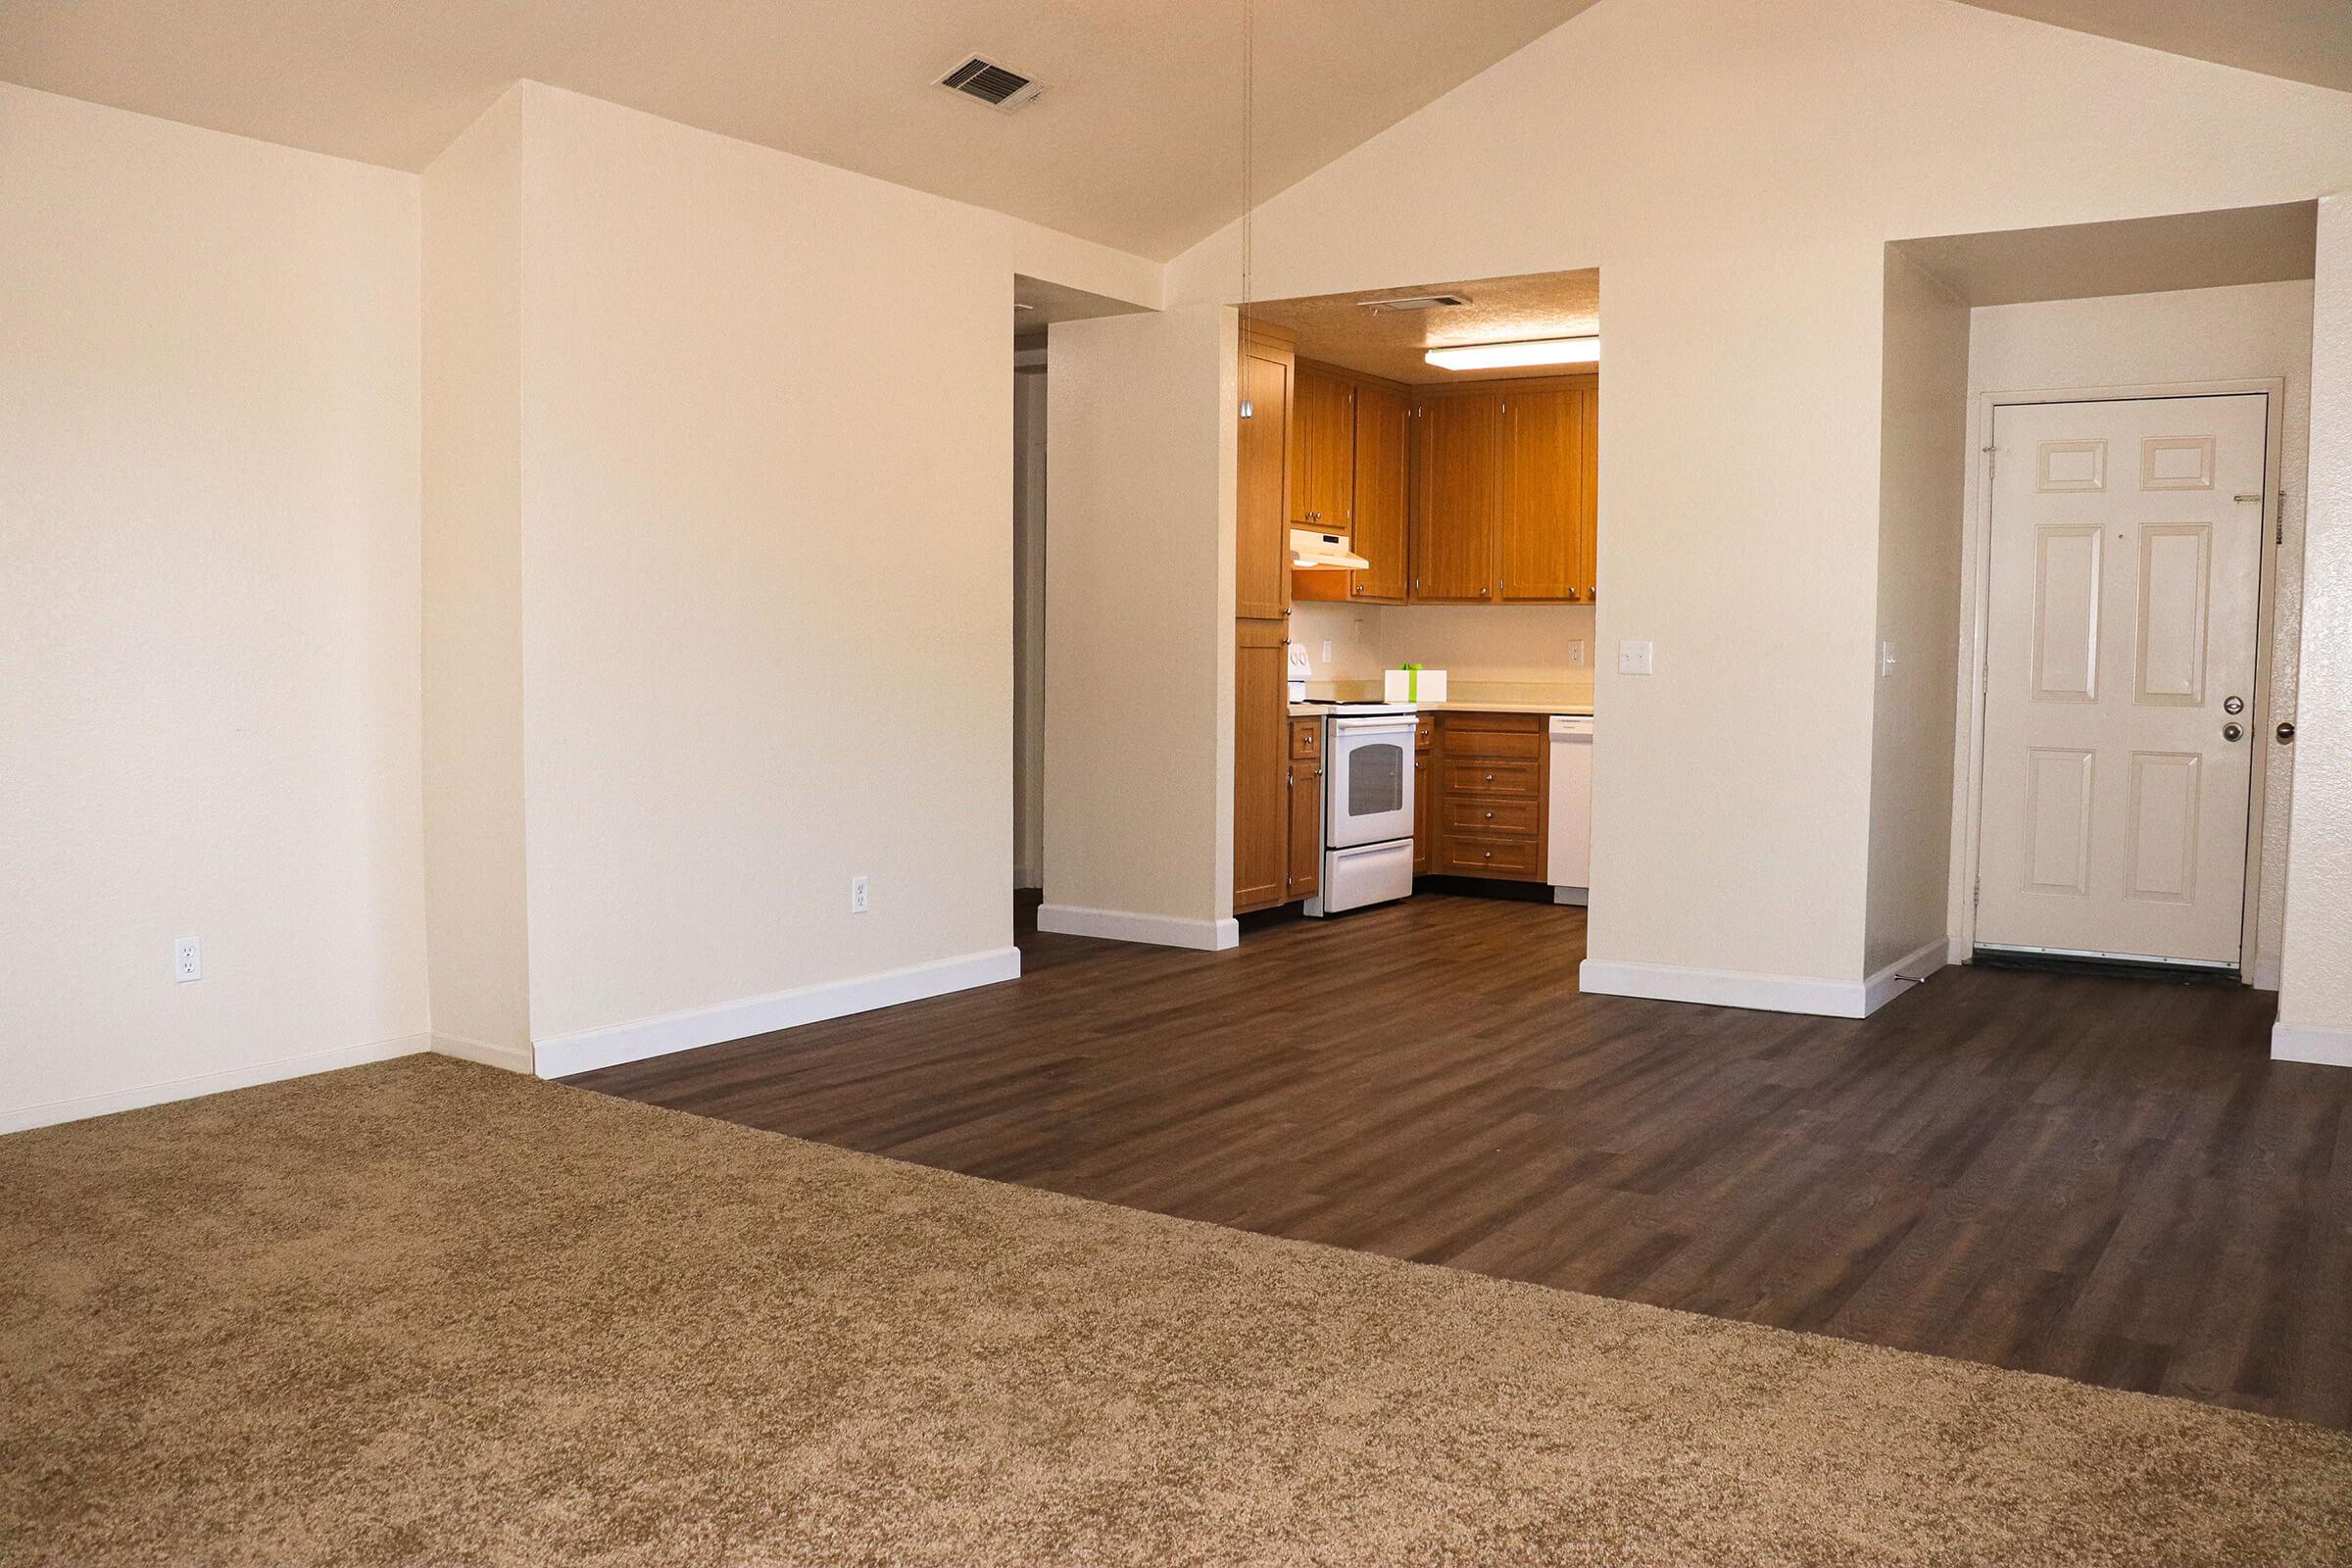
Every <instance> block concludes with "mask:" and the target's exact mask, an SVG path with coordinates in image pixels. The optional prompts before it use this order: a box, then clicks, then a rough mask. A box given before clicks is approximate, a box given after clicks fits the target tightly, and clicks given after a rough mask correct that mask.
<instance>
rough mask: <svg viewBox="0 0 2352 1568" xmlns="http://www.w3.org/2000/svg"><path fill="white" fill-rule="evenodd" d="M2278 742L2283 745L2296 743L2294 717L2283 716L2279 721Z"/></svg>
mask: <svg viewBox="0 0 2352 1568" xmlns="http://www.w3.org/2000/svg"><path fill="white" fill-rule="evenodd" d="M2278 744H2279V745H2281V746H2292V745H2294V744H2295V721H2294V720H2293V719H2291V718H2282V719H2280V720H2279V721H2278Z"/></svg>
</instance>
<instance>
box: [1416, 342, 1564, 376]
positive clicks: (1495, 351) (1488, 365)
mask: <svg viewBox="0 0 2352 1568" xmlns="http://www.w3.org/2000/svg"><path fill="white" fill-rule="evenodd" d="M1427 358H1428V360H1429V363H1430V364H1432V365H1434V366H1436V367H1438V368H1440V369H1444V370H1494V369H1500V368H1502V367H1504V366H1509V365H1597V364H1599V363H1600V339H1599V337H1598V336H1593V337H1547V338H1540V339H1537V340H1536V341H1534V342H1530V343H1464V344H1462V345H1460V346H1459V347H1457V348H1449V349H1431V350H1430V351H1429V354H1428V356H1427Z"/></svg>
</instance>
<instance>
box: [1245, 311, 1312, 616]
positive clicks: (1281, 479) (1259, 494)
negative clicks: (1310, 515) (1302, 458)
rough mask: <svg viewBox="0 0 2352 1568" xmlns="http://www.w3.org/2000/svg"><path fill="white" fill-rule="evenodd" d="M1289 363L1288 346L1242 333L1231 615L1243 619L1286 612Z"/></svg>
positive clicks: (1288, 584)
mask: <svg viewBox="0 0 2352 1568" xmlns="http://www.w3.org/2000/svg"><path fill="white" fill-rule="evenodd" d="M1294 373H1295V370H1294V363H1293V356H1292V350H1291V348H1290V346H1289V345H1288V344H1286V343H1282V342H1279V341H1276V340H1274V339H1272V338H1265V337H1260V336H1258V335H1256V334H1254V333H1245V334H1244V335H1243V338H1242V345H1241V395H1242V398H1243V399H1244V400H1245V401H1246V402H1247V404H1248V405H1249V411H1250V412H1249V417H1247V418H1244V419H1242V420H1241V421H1240V441H1239V451H1238V453H1237V458H1238V466H1239V475H1240V477H1239V485H1238V489H1239V493H1238V494H1237V496H1236V498H1235V501H1236V506H1235V514H1234V576H1235V580H1234V595H1233V613H1234V616H1235V618H1237V619H1240V620H1280V619H1281V618H1282V617H1283V616H1284V615H1286V614H1288V613H1290V608H1291V544H1290V523H1289V518H1290V513H1291V493H1292V491H1293V490H1294V489H1295V488H1296V485H1295V481H1294V479H1293V475H1292V471H1291V468H1292V466H1291V440H1290V426H1291V421H1292V416H1293V414H1294V412H1295V410H1294V408H1293V404H1294V402H1295V400H1294V398H1293V396H1292V388H1293V376H1294Z"/></svg>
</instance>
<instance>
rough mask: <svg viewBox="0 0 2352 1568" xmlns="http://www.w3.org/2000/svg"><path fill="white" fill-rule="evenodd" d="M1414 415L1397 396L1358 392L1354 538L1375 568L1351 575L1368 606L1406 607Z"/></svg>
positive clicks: (1352, 587)
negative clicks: (1408, 518) (1406, 527)
mask: <svg viewBox="0 0 2352 1568" xmlns="http://www.w3.org/2000/svg"><path fill="white" fill-rule="evenodd" d="M1412 417H1413V410H1412V405H1411V404H1410V403H1408V402H1406V401H1405V399H1404V398H1403V397H1402V396H1401V395H1399V394H1397V393H1395V392H1390V391H1386V390H1383V389H1382V388H1380V387H1374V386H1364V387H1358V388H1357V389H1356V394H1355V500H1354V509H1355V532H1354V535H1353V539H1354V544H1355V553H1356V554H1357V555H1359V556H1361V557H1363V558H1364V559H1365V560H1366V561H1368V562H1370V563H1371V565H1369V566H1367V567H1366V568H1365V569H1363V570H1362V571H1353V572H1349V573H1348V579H1349V581H1348V595H1349V597H1350V598H1353V599H1356V600H1360V601H1362V602H1363V603H1366V604H1378V605H1401V604H1403V603H1404V595H1405V523H1406V517H1407V515H1408V514H1409V512H1410V506H1409V499H1410V498H1409V495H1408V491H1409V487H1410V482H1411V464H1410V462H1409V460H1408V454H1409V452H1410V442H1409V434H1408V431H1409V427H1410V425H1411V424H1412Z"/></svg>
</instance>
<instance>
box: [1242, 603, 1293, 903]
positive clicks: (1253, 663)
mask: <svg viewBox="0 0 2352 1568" xmlns="http://www.w3.org/2000/svg"><path fill="white" fill-rule="evenodd" d="M1234 630H1235V637H1234V651H1233V907H1234V911H1235V912H1236V913H1237V914H1238V913H1243V912H1246V911H1248V910H1250V909H1263V908H1267V907H1271V906H1273V905H1277V904H1280V903H1281V902H1282V898H1283V881H1284V878H1285V877H1286V876H1287V875H1288V874H1289V869H1290V867H1289V852H1290V812H1291V801H1290V793H1289V785H1288V777H1289V772H1290V765H1291V763H1290V704H1289V702H1288V700H1287V699H1288V695H1289V691H1290V685H1289V681H1290V670H1289V647H1288V644H1287V643H1286V642H1285V641H1284V639H1283V634H1282V628H1281V627H1280V626H1279V625H1277V624H1274V623H1271V622H1267V621H1241V622H1238V623H1237V624H1236V625H1235V628H1234Z"/></svg>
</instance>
